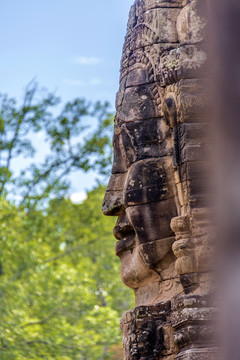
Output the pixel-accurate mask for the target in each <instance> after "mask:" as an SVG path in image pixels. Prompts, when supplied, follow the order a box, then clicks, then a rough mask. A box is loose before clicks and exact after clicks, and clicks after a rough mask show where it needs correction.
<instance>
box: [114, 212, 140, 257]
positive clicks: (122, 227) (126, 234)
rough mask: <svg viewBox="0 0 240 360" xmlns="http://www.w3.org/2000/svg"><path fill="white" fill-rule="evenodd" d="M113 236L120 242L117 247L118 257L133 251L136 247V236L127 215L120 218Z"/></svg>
mask: <svg viewBox="0 0 240 360" xmlns="http://www.w3.org/2000/svg"><path fill="white" fill-rule="evenodd" d="M113 234H114V236H115V238H116V239H117V240H118V242H117V243H116V246H115V251H116V255H117V256H119V255H120V254H121V253H123V252H124V251H127V250H131V249H133V247H134V245H135V235H136V234H135V231H134V228H133V226H132V225H131V223H130V222H129V220H128V218H127V216H126V214H124V216H123V217H119V218H118V221H117V224H116V226H115V227H114V229H113Z"/></svg>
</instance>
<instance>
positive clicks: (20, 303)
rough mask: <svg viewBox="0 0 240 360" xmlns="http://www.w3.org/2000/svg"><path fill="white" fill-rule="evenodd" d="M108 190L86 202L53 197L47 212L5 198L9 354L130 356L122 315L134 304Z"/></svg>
mask: <svg viewBox="0 0 240 360" xmlns="http://www.w3.org/2000/svg"><path fill="white" fill-rule="evenodd" d="M104 191H105V189H104V187H102V186H99V187H97V188H95V189H94V190H93V191H91V192H90V193H89V194H88V197H87V199H86V200H85V201H84V202H83V203H82V204H80V205H76V204H73V203H72V202H71V201H70V200H69V199H53V200H51V201H50V203H49V205H48V207H47V208H46V209H45V210H44V212H43V211H39V210H32V211H31V212H29V213H26V212H25V211H24V210H23V209H22V208H19V207H16V206H14V205H12V204H10V203H9V202H8V201H7V200H6V199H2V200H1V201H0V224H1V225H0V241H1V244H2V250H1V264H2V266H1V275H0V280H1V282H0V300H1V301H0V312H1V322H0V358H1V360H23V359H47V360H51V359H54V360H58V359H59V360H60V359H61V360H75V359H76V360H77V359H78V360H79V359H82V360H83V359H84V360H100V359H104V360H105V359H119V360H120V359H121V358H122V357H118V358H116V354H117V351H118V346H117V344H119V343H120V340H121V334H120V330H119V319H120V316H121V314H122V313H123V311H125V310H127V309H129V308H131V307H132V306H133V304H132V295H131V292H130V291H129V290H128V289H127V288H125V286H123V285H122V283H121V280H120V275H119V274H120V271H119V261H118V259H117V258H116V256H115V254H114V241H113V236H112V227H113V220H112V218H109V217H104V216H103V215H102V214H101V211H100V208H101V202H102V197H103V194H104ZM112 346H113V347H112ZM112 351H114V354H113V352H112Z"/></svg>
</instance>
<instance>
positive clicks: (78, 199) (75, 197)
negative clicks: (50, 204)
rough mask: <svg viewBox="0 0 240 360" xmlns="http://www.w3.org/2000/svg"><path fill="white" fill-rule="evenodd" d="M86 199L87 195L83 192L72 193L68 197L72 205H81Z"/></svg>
mask: <svg viewBox="0 0 240 360" xmlns="http://www.w3.org/2000/svg"><path fill="white" fill-rule="evenodd" d="M86 198H87V193H86V192H84V191H82V192H77V193H73V194H71V195H70V199H71V200H72V202H73V203H74V204H81V203H82V202H83V201H84V200H86Z"/></svg>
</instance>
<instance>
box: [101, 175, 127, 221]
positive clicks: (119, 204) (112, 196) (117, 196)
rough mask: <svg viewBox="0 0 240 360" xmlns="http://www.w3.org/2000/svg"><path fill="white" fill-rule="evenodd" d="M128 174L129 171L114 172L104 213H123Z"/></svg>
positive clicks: (105, 198) (104, 203) (116, 214)
mask: <svg viewBox="0 0 240 360" xmlns="http://www.w3.org/2000/svg"><path fill="white" fill-rule="evenodd" d="M126 175H127V173H123V174H112V176H111V178H110V181H109V184H108V187H107V191H106V193H105V196H104V200H103V205H102V212H103V214H104V215H107V216H119V215H120V214H122V213H123V211H124V208H125V207H124V202H123V199H124V188H125V180H126Z"/></svg>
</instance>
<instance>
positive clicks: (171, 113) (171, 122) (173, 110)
mask: <svg viewBox="0 0 240 360" xmlns="http://www.w3.org/2000/svg"><path fill="white" fill-rule="evenodd" d="M162 111H163V113H164V117H165V119H166V122H167V124H168V126H170V127H171V128H173V127H175V126H176V125H177V107H176V102H175V98H174V96H173V95H170V94H168V96H167V97H166V98H165V99H164V100H163V104H162Z"/></svg>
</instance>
